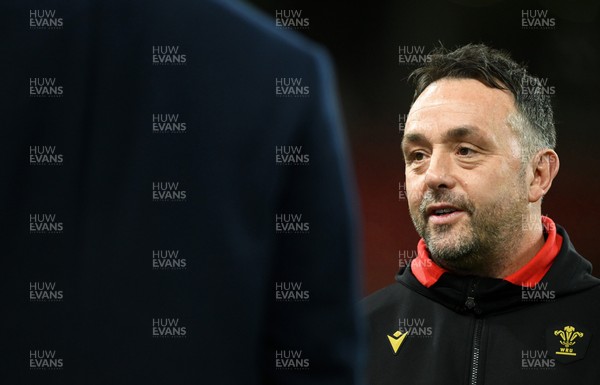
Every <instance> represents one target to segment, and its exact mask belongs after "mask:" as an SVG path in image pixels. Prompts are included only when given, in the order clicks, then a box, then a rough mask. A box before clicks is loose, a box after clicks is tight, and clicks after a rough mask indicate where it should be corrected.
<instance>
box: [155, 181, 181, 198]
mask: <svg viewBox="0 0 600 385" xmlns="http://www.w3.org/2000/svg"><path fill="white" fill-rule="evenodd" d="M186 199H187V191H186V190H184V189H182V188H181V186H180V185H179V182H152V200H153V201H154V202H184V201H185V200H186Z"/></svg>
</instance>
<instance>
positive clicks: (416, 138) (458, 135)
mask: <svg viewBox="0 0 600 385" xmlns="http://www.w3.org/2000/svg"><path fill="white" fill-rule="evenodd" d="M469 136H477V137H483V136H484V135H482V130H480V129H479V128H477V127H475V126H460V127H456V128H452V129H450V130H448V131H446V132H445V133H444V135H443V139H444V140H445V141H453V142H455V141H459V140H462V139H465V138H467V137H469ZM426 143H429V141H428V140H427V138H426V137H425V135H423V134H420V133H418V132H412V133H408V134H404V136H403V137H402V147H404V146H407V145H409V144H415V145H418V144H426Z"/></svg>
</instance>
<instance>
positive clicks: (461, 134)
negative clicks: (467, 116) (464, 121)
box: [444, 126, 482, 141]
mask: <svg viewBox="0 0 600 385" xmlns="http://www.w3.org/2000/svg"><path fill="white" fill-rule="evenodd" d="M468 136H482V135H481V130H480V129H479V128H477V127H474V126H461V127H456V128H452V129H450V130H448V131H446V132H445V133H444V139H445V140H453V141H456V140H461V139H464V138H466V137H468Z"/></svg>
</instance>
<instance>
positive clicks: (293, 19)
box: [275, 9, 310, 29]
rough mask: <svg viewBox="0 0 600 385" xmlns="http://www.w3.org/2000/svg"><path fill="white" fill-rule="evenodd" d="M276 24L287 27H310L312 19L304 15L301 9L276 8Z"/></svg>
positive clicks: (279, 26)
mask: <svg viewBox="0 0 600 385" xmlns="http://www.w3.org/2000/svg"><path fill="white" fill-rule="evenodd" d="M275 26H276V27H278V28H286V29H308V28H309V27H310V20H309V19H308V17H303V16H302V10H301V9H277V10H275Z"/></svg>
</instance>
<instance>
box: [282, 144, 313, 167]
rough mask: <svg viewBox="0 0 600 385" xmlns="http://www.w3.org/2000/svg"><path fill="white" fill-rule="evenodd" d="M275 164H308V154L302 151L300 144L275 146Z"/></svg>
mask: <svg viewBox="0 0 600 385" xmlns="http://www.w3.org/2000/svg"><path fill="white" fill-rule="evenodd" d="M275 164H278V165H282V166H299V165H302V166H306V165H309V164H310V155H309V154H304V153H302V146H275Z"/></svg>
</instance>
